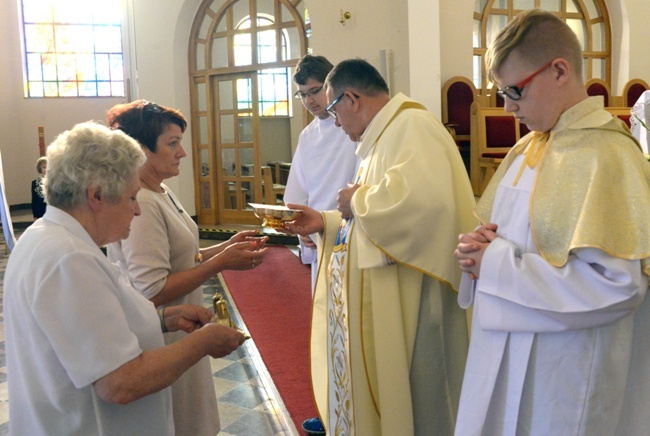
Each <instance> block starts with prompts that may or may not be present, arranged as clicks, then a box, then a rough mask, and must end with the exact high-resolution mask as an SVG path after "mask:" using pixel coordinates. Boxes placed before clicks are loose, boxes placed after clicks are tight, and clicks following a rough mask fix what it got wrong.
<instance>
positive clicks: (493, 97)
mask: <svg viewBox="0 0 650 436" xmlns="http://www.w3.org/2000/svg"><path fill="white" fill-rule="evenodd" d="M497 89H499V88H498V87H497V86H496V85H494V86H492V89H491V90H490V102H491V104H490V106H494V107H503V106H504V105H505V101H504V100H503V96H501V95H498V94H497Z"/></svg>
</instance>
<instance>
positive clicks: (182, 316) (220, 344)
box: [164, 304, 246, 358]
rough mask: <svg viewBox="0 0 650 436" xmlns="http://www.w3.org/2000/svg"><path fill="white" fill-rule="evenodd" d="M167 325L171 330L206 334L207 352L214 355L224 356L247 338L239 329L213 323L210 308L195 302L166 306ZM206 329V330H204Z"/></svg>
mask: <svg viewBox="0 0 650 436" xmlns="http://www.w3.org/2000/svg"><path fill="white" fill-rule="evenodd" d="M164 315H165V318H164V319H165V326H166V327H167V330H168V331H170V332H173V331H177V330H183V331H185V332H187V333H192V332H194V331H197V330H201V331H202V333H201V334H202V335H205V341H206V347H207V353H208V354H209V355H210V356H212V357H215V358H217V357H223V356H227V355H228V354H230V353H232V352H233V350H235V348H237V347H239V346H240V345H241V344H243V343H244V341H245V340H246V336H245V335H244V334H243V333H242V332H241V331H239V330H237V329H233V328H230V327H226V326H223V325H218V324H215V323H212V322H211V320H212V317H213V315H214V314H213V313H212V311H211V310H210V309H207V308H205V307H201V306H197V305H195V304H180V305H178V306H169V307H165V310H164ZM203 330H205V332H203Z"/></svg>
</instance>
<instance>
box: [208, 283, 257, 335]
mask: <svg viewBox="0 0 650 436" xmlns="http://www.w3.org/2000/svg"><path fill="white" fill-rule="evenodd" d="M212 309H213V310H214V315H213V316H212V322H213V323H215V324H220V325H225V326H226V327H231V328H234V329H235V330H238V331H239V332H240V333H241V334H243V335H244V337H245V338H246V339H250V338H251V336H250V335H249V334H248V333H247V332H245V331H244V330H242V329H240V328H239V327H238V326H237V324H235V322H234V321H233V320H232V317H231V316H230V310H229V309H228V303H226V300H225V299H224V298H223V296H222V295H221V294H220V293H219V292H215V293H214V297H212Z"/></svg>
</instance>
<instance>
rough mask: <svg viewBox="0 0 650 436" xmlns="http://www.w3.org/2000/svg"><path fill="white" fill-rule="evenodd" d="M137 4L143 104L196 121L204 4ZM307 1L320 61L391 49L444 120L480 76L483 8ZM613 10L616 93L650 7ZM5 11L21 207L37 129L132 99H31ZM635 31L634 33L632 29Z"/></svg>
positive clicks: (638, 49)
mask: <svg viewBox="0 0 650 436" xmlns="http://www.w3.org/2000/svg"><path fill="white" fill-rule="evenodd" d="M130 1H132V9H133V13H134V15H133V24H134V26H135V31H134V33H135V35H136V39H137V40H136V49H135V53H134V58H135V59H136V64H137V65H136V67H137V71H138V81H137V84H136V85H137V87H136V93H135V94H134V95H133V98H137V97H140V98H146V99H149V100H153V101H156V102H159V103H160V104H164V105H167V106H172V107H175V108H178V109H180V110H181V112H183V113H184V114H185V115H187V116H188V117H189V114H190V107H189V79H188V66H187V59H188V56H187V47H188V38H189V30H190V27H191V24H192V20H193V18H194V15H195V14H196V10H197V8H198V6H199V4H200V0H184V1H179V0H130ZM305 1H306V3H307V7H308V9H309V12H310V16H311V20H312V35H313V36H312V47H313V51H314V54H322V55H324V56H327V57H328V58H329V59H330V60H331V61H332V62H334V63H336V62H338V61H341V60H343V59H347V58H351V57H362V58H364V59H367V60H368V61H369V62H370V63H372V64H373V65H375V66H377V67H378V68H381V65H380V51H381V50H388V51H389V52H390V53H391V54H392V60H391V63H390V70H389V71H390V83H389V86H390V87H391V90H392V91H393V92H394V93H395V92H404V93H406V94H407V95H411V96H412V97H413V98H415V99H418V100H420V101H422V102H423V103H424V104H426V105H427V106H428V107H429V108H430V110H432V111H433V112H434V113H439V107H440V99H439V90H440V87H441V84H442V83H444V82H445V81H446V80H447V79H448V78H450V77H452V76H455V75H464V76H467V77H471V72H472V64H471V47H472V11H473V9H474V1H473V0H355V1H354V2H351V1H343V0H327V1H323V0H305ZM607 4H608V9H609V12H610V16H611V19H612V23H613V26H614V32H613V35H614V43H615V51H616V53H617V55H616V56H615V58H614V62H615V66H614V71H615V74H614V80H615V85H614V90H615V92H620V88H619V87H618V86H619V84H621V83H625V82H626V81H627V79H629V78H631V77H640V78H643V79H644V80H646V81H648V82H650V50H648V48H647V47H648V44H649V43H650V26H648V24H647V22H646V21H647V17H649V16H650V2H648V1H647V0H619V1H614V0H607ZM0 8H1V10H2V14H0V59H2V74H3V77H2V80H1V81H0V131H2V136H0V150H1V151H2V159H3V163H4V173H5V182H6V187H5V190H6V193H7V200H8V203H9V204H10V205H16V204H23V203H29V202H30V188H29V186H30V181H31V180H32V179H33V178H34V177H35V176H36V173H35V169H34V168H33V167H34V163H35V161H36V159H37V157H38V148H37V140H38V136H37V126H39V125H42V126H44V127H45V140H46V143H49V142H51V141H52V139H53V138H54V136H55V135H56V134H58V133H59V132H61V131H63V130H66V129H69V128H70V127H72V126H73V125H74V124H75V123H78V122H81V121H85V120H88V119H97V120H104V117H105V112H106V110H107V109H108V108H110V107H111V106H112V105H114V104H115V103H118V102H121V101H123V100H124V99H94V98H92V99H64V98H60V99H25V98H24V97H23V94H22V61H21V52H20V33H19V28H18V11H17V0H0ZM341 8H343V9H344V10H347V11H349V12H350V13H351V14H352V18H351V19H350V20H348V21H347V22H346V25H345V26H342V25H341V24H340V23H339V11H340V9H341ZM626 15H627V16H626ZM409 23H410V26H409ZM626 23H628V24H629V28H628V30H629V32H625V31H623V30H622V29H623V28H624V26H625V24H626ZM438 25H439V30H436V27H438ZM628 44H629V45H628ZM618 53H621V54H622V55H618ZM626 53H629V56H625V54H626ZM620 86H621V87H622V85H620ZM190 138H191V134H190V132H189V131H188V132H186V134H185V139H184V141H183V145H184V146H185V148H186V149H187V151H188V153H189V156H188V158H187V159H184V161H183V164H182V166H181V175H180V176H179V177H177V178H175V179H173V180H170V181H169V185H170V187H171V188H172V189H173V190H174V191H175V192H177V193H178V194H179V195H180V197H181V199H182V201H183V203H184V205H185V207H186V208H187V209H188V211H189V212H191V213H193V212H194V181H193V176H192V168H193V167H192V158H191V141H190ZM294 145H295V144H294Z"/></svg>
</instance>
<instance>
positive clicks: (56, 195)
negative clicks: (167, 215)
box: [44, 122, 145, 210]
mask: <svg viewBox="0 0 650 436" xmlns="http://www.w3.org/2000/svg"><path fill="white" fill-rule="evenodd" d="M47 157H48V168H47V176H46V177H45V182H44V190H45V195H46V200H47V204H49V205H51V206H54V207H58V208H60V209H63V210H73V209H75V208H76V207H77V206H79V205H81V204H85V203H86V202H87V198H86V196H87V193H88V189H89V188H98V189H99V190H100V191H101V193H102V196H103V197H104V198H105V199H106V200H107V201H108V202H117V201H118V200H119V199H120V197H121V196H122V194H123V193H124V190H125V189H126V186H127V184H128V182H129V181H130V179H131V178H132V177H133V176H135V175H136V174H137V173H138V169H139V168H140V167H141V166H142V164H143V163H144V160H145V157H144V152H143V151H142V147H141V146H140V144H138V142H137V141H136V140H134V139H133V138H131V137H129V136H128V135H127V134H125V133H124V132H122V131H120V130H111V129H109V128H108V127H106V126H103V125H101V124H98V123H95V122H86V123H81V124H77V125H76V126H74V127H73V128H72V129H71V130H68V131H66V132H63V133H61V134H60V135H59V136H57V138H56V139H55V140H54V142H53V143H52V144H50V145H49V146H48V147H47Z"/></svg>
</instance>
